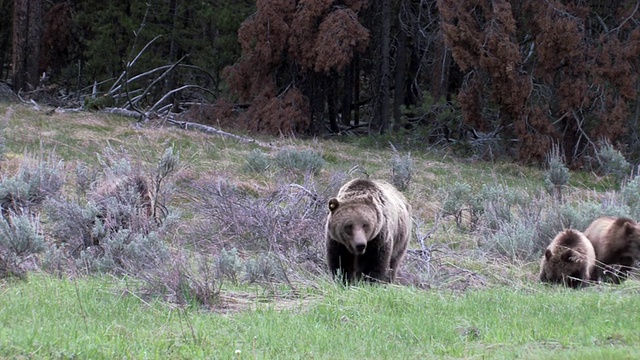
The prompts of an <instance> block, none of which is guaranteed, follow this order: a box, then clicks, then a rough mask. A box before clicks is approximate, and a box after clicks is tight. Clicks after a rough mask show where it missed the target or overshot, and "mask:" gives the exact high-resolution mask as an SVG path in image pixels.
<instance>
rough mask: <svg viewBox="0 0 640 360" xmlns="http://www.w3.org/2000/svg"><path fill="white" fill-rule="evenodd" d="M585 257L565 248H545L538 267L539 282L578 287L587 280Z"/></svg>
mask: <svg viewBox="0 0 640 360" xmlns="http://www.w3.org/2000/svg"><path fill="white" fill-rule="evenodd" d="M587 266H588V265H587V263H586V261H585V256H584V255H583V254H580V253H579V252H577V251H575V250H573V249H569V248H566V247H562V246H558V247H556V248H555V249H550V248H547V249H546V250H545V252H544V256H543V257H542V262H541V265H540V281H542V282H546V283H552V284H562V285H565V286H569V287H579V286H581V285H582V280H588V279H587V278H586V277H587Z"/></svg>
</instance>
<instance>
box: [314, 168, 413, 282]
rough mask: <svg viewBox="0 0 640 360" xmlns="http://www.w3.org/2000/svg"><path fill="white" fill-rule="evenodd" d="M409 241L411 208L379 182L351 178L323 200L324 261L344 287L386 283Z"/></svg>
mask: <svg viewBox="0 0 640 360" xmlns="http://www.w3.org/2000/svg"><path fill="white" fill-rule="evenodd" d="M410 236H411V206H410V205H409V203H408V202H407V200H406V198H405V197H404V195H402V194H401V193H400V192H399V191H398V190H397V189H396V188H395V187H393V186H392V185H391V184H388V183H386V182H383V181H374V180H368V179H355V180H351V181H349V182H347V183H346V184H344V185H343V186H342V187H341V188H340V190H339V191H338V195H337V197H335V198H333V199H331V200H329V214H328V216H327V222H326V251H327V262H328V265H329V270H330V271H331V274H332V275H333V276H334V277H335V276H338V277H341V278H342V280H343V281H344V282H347V283H353V282H355V281H358V280H368V281H372V282H392V281H394V280H395V277H396V272H397V270H398V266H399V265H400V262H401V261H402V258H403V257H404V254H405V252H406V250H407V245H408V243H409V238H410Z"/></svg>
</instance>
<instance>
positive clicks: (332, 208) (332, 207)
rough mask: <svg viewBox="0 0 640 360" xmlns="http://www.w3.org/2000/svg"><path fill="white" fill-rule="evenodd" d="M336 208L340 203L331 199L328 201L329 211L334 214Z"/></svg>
mask: <svg viewBox="0 0 640 360" xmlns="http://www.w3.org/2000/svg"><path fill="white" fill-rule="evenodd" d="M338 206H340V202H339V201H338V199H336V198H333V199H331V200H329V211H331V212H334V211H335V210H336V209H337V208H338Z"/></svg>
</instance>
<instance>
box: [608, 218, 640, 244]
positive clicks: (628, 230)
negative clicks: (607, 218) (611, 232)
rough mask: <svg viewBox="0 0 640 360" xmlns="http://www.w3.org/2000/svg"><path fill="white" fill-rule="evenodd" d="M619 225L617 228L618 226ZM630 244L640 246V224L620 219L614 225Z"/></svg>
mask: <svg viewBox="0 0 640 360" xmlns="http://www.w3.org/2000/svg"><path fill="white" fill-rule="evenodd" d="M616 225H617V226H616ZM614 226H616V227H617V228H618V229H619V230H618V231H620V233H622V236H623V237H624V239H626V240H627V242H628V243H629V244H632V245H634V244H640V224H639V223H637V222H635V221H633V220H631V219H627V218H618V219H617V220H616V224H614Z"/></svg>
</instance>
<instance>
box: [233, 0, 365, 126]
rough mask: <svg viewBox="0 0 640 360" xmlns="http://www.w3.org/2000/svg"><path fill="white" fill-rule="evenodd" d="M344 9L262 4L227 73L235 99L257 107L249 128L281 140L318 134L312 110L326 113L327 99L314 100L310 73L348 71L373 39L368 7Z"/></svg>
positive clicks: (313, 3)
mask: <svg viewBox="0 0 640 360" xmlns="http://www.w3.org/2000/svg"><path fill="white" fill-rule="evenodd" d="M344 4H345V5H346V6H344V5H340V6H338V5H335V4H334V2H333V1H330V0H300V1H288V0H276V1H265V0H262V1H258V2H257V4H256V6H257V12H256V13H255V14H254V15H253V16H252V17H251V18H250V19H248V20H247V21H245V22H244V23H243V24H242V26H241V28H240V30H239V33H238V40H239V41H240V43H241V45H242V57H241V59H240V60H239V61H238V62H237V63H236V64H235V65H234V66H232V67H230V68H228V69H226V71H225V77H226V78H227V79H228V81H229V85H230V88H231V91H232V93H233V94H234V95H235V96H237V97H238V98H239V99H240V100H241V101H245V102H249V103H250V104H251V105H250V108H249V110H248V111H247V112H246V113H245V114H243V116H241V121H242V122H244V123H245V124H246V127H247V128H249V129H251V130H254V131H261V132H268V133H280V134H290V133H292V132H306V131H308V130H309V129H311V128H312V118H313V117H312V115H311V109H315V108H319V109H323V108H324V102H325V101H326V99H325V98H318V97H317V96H312V94H313V93H314V91H316V90H317V89H314V88H313V86H312V84H308V83H307V82H306V81H308V79H309V78H312V77H308V76H304V73H305V72H308V71H313V72H317V73H329V72H331V71H333V70H338V71H339V70H342V69H343V67H344V66H346V65H347V64H348V63H349V62H350V61H351V59H352V58H353V56H354V54H355V53H356V52H363V51H364V50H365V48H366V46H367V44H368V39H369V38H368V37H369V33H368V31H367V30H366V29H365V28H364V27H363V26H362V25H360V23H359V22H358V17H357V14H356V11H358V10H360V9H362V8H363V7H364V5H365V4H366V2H364V1H347V2H344ZM327 84H328V82H327ZM316 86H317V85H316ZM324 86H328V85H324ZM332 90H333V89H326V90H324V91H326V92H328V91H332ZM316 92H317V91H316ZM315 128H318V127H315Z"/></svg>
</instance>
